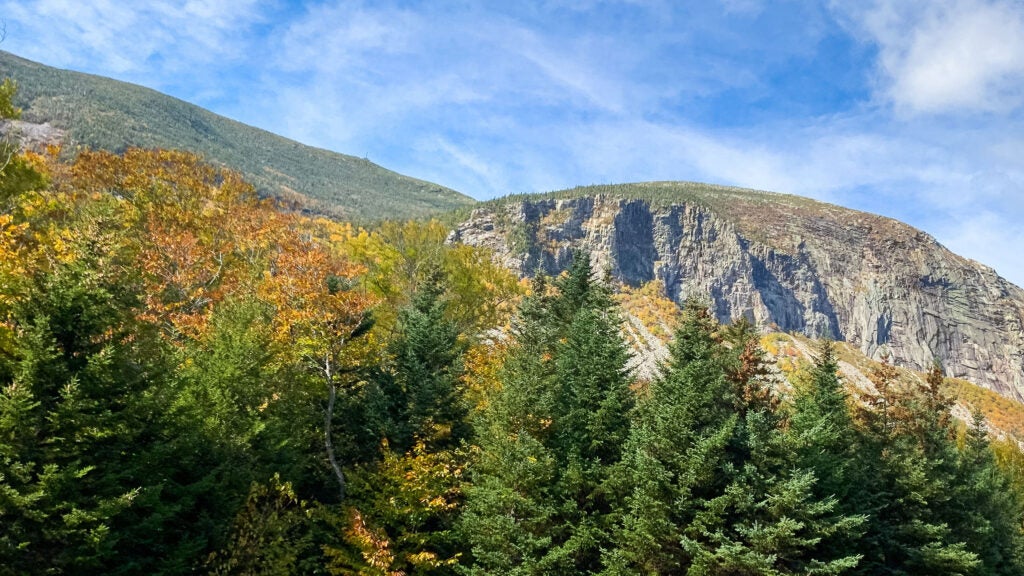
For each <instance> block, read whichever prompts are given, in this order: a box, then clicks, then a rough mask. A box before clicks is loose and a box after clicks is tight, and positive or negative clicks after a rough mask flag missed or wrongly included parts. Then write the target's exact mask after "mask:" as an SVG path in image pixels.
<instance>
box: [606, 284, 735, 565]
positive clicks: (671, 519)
mask: <svg viewBox="0 0 1024 576" xmlns="http://www.w3.org/2000/svg"><path fill="white" fill-rule="evenodd" d="M716 328H717V326H716V323H715V322H714V320H713V319H712V318H711V317H710V315H709V314H708V313H707V310H706V309H705V308H704V307H703V306H701V305H700V304H697V303H694V302H689V303H687V305H686V307H685V310H684V317H683V322H682V325H681V326H680V328H679V329H678V330H677V332H676V334H675V339H674V341H673V343H672V346H671V349H670V350H671V356H670V358H669V362H668V365H667V366H666V367H665V373H664V375H663V376H661V377H660V378H657V379H656V380H655V381H653V382H652V383H651V384H650V389H649V390H648V392H647V395H646V397H644V398H643V399H642V400H641V402H640V403H639V404H638V406H637V416H636V420H635V422H634V424H633V428H632V430H631V433H630V436H629V439H628V441H627V443H626V448H625V455H624V457H623V465H622V467H621V469H622V472H623V474H624V475H625V478H626V481H625V482H624V484H625V485H627V486H631V487H632V490H631V493H630V494H629V495H628V496H627V497H626V511H625V517H624V518H623V520H622V523H621V526H620V529H619V530H618V531H617V534H616V538H615V539H616V542H617V547H616V548H615V549H614V550H613V551H611V552H610V554H609V555H608V558H607V560H606V561H607V565H608V569H607V571H606V573H608V574H630V573H636V574H681V573H683V572H685V571H686V570H687V569H688V567H689V566H690V564H691V562H692V560H693V554H692V552H690V551H687V549H686V547H685V546H684V545H683V540H684V538H691V539H692V538H693V537H695V536H698V534H696V533H695V532H699V531H700V526H699V525H697V524H696V523H695V521H696V520H697V519H698V515H699V514H700V512H701V510H702V508H703V504H704V503H710V502H711V501H712V500H714V499H715V498H719V497H721V496H722V495H723V494H724V493H725V489H726V487H727V486H728V485H729V484H730V482H731V481H732V480H733V479H734V478H735V472H736V462H735V460H736V453H735V449H736V446H735V440H736V434H737V427H738V414H737V412H736V407H737V404H738V403H739V400H740V398H739V395H738V394H737V388H736V386H734V385H733V384H732V383H731V382H730V381H729V380H728V378H727V377H726V369H727V365H728V360H727V357H726V352H725V349H724V348H723V347H722V346H721V345H720V344H719V342H717V341H716V340H715V338H714V336H713V335H714V332H715V330H716ZM688 531H689V533H688Z"/></svg>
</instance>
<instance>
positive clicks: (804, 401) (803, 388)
mask: <svg viewBox="0 0 1024 576" xmlns="http://www.w3.org/2000/svg"><path fill="white" fill-rule="evenodd" d="M848 398H849V396H848V393H847V392H846V389H845V387H844V385H843V382H842V380H841V378H840V376H839V361H838V359H837V358H836V351H835V343H833V342H832V341H831V340H823V341H822V342H821V346H820V349H819V352H818V356H817V358H815V360H814V365H813V367H812V368H811V372H810V380H809V381H808V382H806V383H804V384H803V385H800V386H797V388H796V391H795V393H794V397H793V407H792V414H791V415H790V419H789V435H790V438H791V441H792V443H793V447H794V450H795V463H796V464H797V465H798V466H799V467H800V468H803V469H805V470H808V471H811V472H813V473H814V475H815V478H816V482H815V483H814V487H813V494H814V497H815V498H816V499H818V500H827V499H834V500H835V501H836V505H835V510H834V513H835V515H836V517H835V518H833V521H834V523H836V524H837V525H839V524H841V523H843V522H844V521H845V522H847V524H845V525H844V527H845V528H846V529H845V530H837V531H836V532H835V534H834V535H833V536H832V537H830V538H825V539H823V540H822V541H821V542H820V543H819V544H818V545H817V546H816V547H815V555H816V557H817V558H818V559H820V560H826V559H837V558H842V557H846V556H850V555H857V554H858V552H857V540H858V538H859V537H860V535H861V533H862V529H863V525H864V523H865V522H866V521H867V514H868V513H869V510H868V509H867V507H866V506H865V494H863V493H862V490H863V486H864V482H863V479H862V478H860V477H859V474H860V465H859V463H858V459H857V444H856V442H857V434H856V430H855V428H854V426H853V419H852V416H851V413H850V406H849V403H848V402H849V400H848Z"/></svg>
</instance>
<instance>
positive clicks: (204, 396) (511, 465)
mask: <svg viewBox="0 0 1024 576" xmlns="http://www.w3.org/2000/svg"><path fill="white" fill-rule="evenodd" d="M0 178H2V179H0V574H12V575H15V574H19V575H20V574H194V573H200V574H216V575H222V574H366V575H381V576H385V575H387V576H399V575H412V574H467V575H478V574H479V575H483V574H509V575H512V574H514V575H544V574H550V575H571V574H602V575H630V574H636V575H640V574H694V575H717V574H721V575H725V574H750V575H754V574H765V575H772V574H823V575H824V574H851V575H852V574H891V575H911V574H920V575H939V574H977V575H1014V574H1018V575H1019V574H1022V573H1024V455H1022V454H1021V452H1020V451H1019V450H1018V448H1017V447H1016V446H1015V445H1014V444H1012V443H1011V442H999V441H993V440H991V439H990V438H988V437H987V435H986V433H985V428H984V426H983V422H982V420H981V418H980V417H978V418H977V419H976V421H975V422H974V423H973V425H972V426H964V425H962V424H958V422H957V421H956V420H954V419H953V418H952V415H951V409H952V407H953V399H952V398H950V397H948V396H947V395H946V390H947V389H946V387H944V386H943V376H942V372H941V368H940V367H938V366H936V367H935V369H934V370H933V371H932V372H931V374H930V375H929V378H928V380H927V385H926V386H924V387H907V386H904V385H903V384H902V383H901V382H900V381H899V379H898V378H897V377H896V375H895V371H894V369H892V367H890V366H882V367H881V368H880V369H878V370H877V371H876V372H875V373H874V374H873V378H872V379H873V385H874V391H873V392H871V393H870V394H866V393H865V394H863V395H859V396H857V397H851V393H850V392H849V391H848V390H847V389H846V388H845V387H844V383H843V382H842V380H841V378H840V377H839V376H838V364H837V359H836V355H835V351H834V348H833V345H831V344H830V343H828V342H825V343H822V344H821V346H820V350H819V352H818V357H817V359H816V361H815V363H814V365H813V366H812V367H811V368H810V369H809V370H804V371H801V372H800V373H799V374H797V375H796V377H795V378H794V382H795V383H794V385H793V386H792V388H791V389H790V388H784V389H780V388H779V387H777V386H773V385H771V381H770V379H769V378H768V370H767V364H766V360H765V355H764V352H763V351H762V350H761V349H760V347H759V344H758V342H759V338H758V335H757V332H756V330H755V327H753V326H751V325H749V324H747V323H745V322H742V321H740V322H737V323H734V324H732V325H720V324H719V323H718V322H716V321H715V320H714V319H713V318H712V317H710V316H709V314H708V312H707V310H706V308H705V307H704V306H703V305H701V304H700V303H696V302H691V303H689V304H687V305H686V306H685V308H684V310H683V314H682V319H681V321H680V323H679V326H678V328H677V329H676V332H675V334H674V336H673V339H672V344H671V355H670V359H669V360H668V362H667V363H666V364H665V366H664V368H663V371H662V375H661V376H660V377H658V378H655V379H654V380H653V381H649V382H638V381H634V380H633V379H632V378H631V376H630V372H629V370H628V369H627V362H628V359H629V356H630V351H629V348H628V346H627V345H626V343H625V342H624V340H623V336H622V334H621V331H620V326H621V317H620V315H619V311H618V308H617V305H616V303H615V300H614V299H613V297H612V294H611V293H610V291H609V289H608V287H607V285H606V283H604V282H602V281H600V278H599V276H600V274H599V273H598V272H597V271H595V270H593V269H592V266H591V263H590V261H589V258H588V257H587V255H585V254H577V255H576V257H575V260H574V263H573V266H572V268H571V270H569V271H568V273H566V274H563V275H561V276H559V277H556V278H547V277H543V276H541V277H538V278H536V279H535V280H534V281H532V283H529V284H527V283H521V282H519V281H518V280H517V279H516V278H514V277H512V276H511V275H510V273H509V272H507V271H505V270H503V269H502V268H500V267H498V266H496V265H495V264H493V263H492V262H491V260H490V257H489V255H488V254H487V253H485V252H484V251H482V250H480V249H477V248H472V247H467V246H461V245H449V244H446V243H445V238H446V234H447V230H446V229H445V227H444V226H443V225H441V224H439V223H437V222H409V223H404V224H398V223H387V224H383V225H381V226H379V227H378V228H376V229H374V230H372V231H365V230H361V229H355V228H353V227H351V226H349V225H346V224H339V223H337V222H333V221H328V220H323V219H308V218H304V217H302V216H298V215H294V214H287V213H284V212H281V211H279V210H277V209H276V207H275V206H274V205H273V204H271V203H269V202H266V201H260V200H259V199H258V198H257V197H256V196H255V194H254V192H253V189H252V188H251V187H250V186H249V185H248V184H246V183H245V182H243V181H242V180H241V178H240V177H239V176H237V175H236V174H233V173H231V172H230V171H227V170H224V169H221V168H217V167H214V166H210V165H208V164H205V163H203V162H202V161H201V160H200V159H199V158H197V157H196V156H194V155H191V154H188V153H183V152H169V151H151V150H137V149H132V150H128V151H126V152H125V153H124V154H123V155H115V154H111V153H107V152H82V153H80V154H79V155H78V157H77V158H76V159H74V160H73V161H64V160H61V159H60V158H59V155H58V154H56V153H49V154H35V153H26V154H20V155H16V154H12V156H11V161H10V162H8V163H7V164H6V166H5V167H4V168H3V171H2V172H0Z"/></svg>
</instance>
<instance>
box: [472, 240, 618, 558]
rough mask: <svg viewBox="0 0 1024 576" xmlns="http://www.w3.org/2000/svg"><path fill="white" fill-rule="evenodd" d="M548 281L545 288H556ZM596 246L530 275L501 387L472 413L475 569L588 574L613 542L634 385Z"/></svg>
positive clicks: (473, 547) (473, 544)
mask: <svg viewBox="0 0 1024 576" xmlns="http://www.w3.org/2000/svg"><path fill="white" fill-rule="evenodd" d="M549 288H550V290H549ZM619 324H620V321H619V318H618V315H617V314H616V312H615V309H614V306H613V303H612V300H611V298H610V296H609V293H608V291H607V288H606V287H604V286H603V285H601V284H600V283H598V282H596V281H595V280H594V278H593V270H592V268H591V265H590V258H589V256H588V255H586V254H577V255H575V257H574V261H573V265H572V267H571V269H570V270H569V273H568V275H566V276H565V277H562V278H559V279H557V280H555V281H554V282H553V285H550V286H549V284H548V283H547V280H546V279H544V278H543V277H542V278H540V279H538V280H537V281H536V282H535V284H534V294H533V296H531V297H530V298H528V299H527V301H526V302H525V303H524V304H523V306H522V308H521V310H520V314H519V316H518V320H517V326H516V332H515V338H516V349H515V351H514V352H513V353H512V354H511V355H510V357H509V359H508V360H507V362H506V365H505V368H504V370H503V374H502V388H501V390H500V391H499V392H497V394H496V395H495V397H494V398H493V399H492V400H491V402H490V404H489V405H488V407H487V409H486V410H485V412H484V413H483V414H482V415H481V416H480V417H479V418H478V421H477V430H478V432H477V437H478V441H479V444H480V450H481V453H480V457H479V461H478V462H477V464H476V466H475V470H474V474H473V476H472V478H473V480H474V485H473V487H472V489H471V490H470V491H469V494H468V501H467V507H466V513H465V516H464V519H463V523H462V529H463V531H464V533H465V534H466V535H467V538H468V539H469V541H470V543H471V545H472V554H473V559H474V561H475V563H474V565H473V567H472V568H471V572H473V573H479V574H494V573H498V574H588V573H595V572H596V571H598V570H599V569H600V567H601V549H602V548H605V547H608V546H610V526H611V525H612V523H613V522H612V518H613V515H614V513H615V505H614V502H615V494H614V493H613V492H611V491H610V485H609V482H608V481H609V475H610V471H611V469H612V466H614V465H615V464H616V463H617V462H619V460H620V459H621V451H622V442H623V441H624V439H625V438H626V436H627V432H628V427H629V416H628V415H629V412H630V410H631V407H632V404H633V393H632V391H630V389H629V381H628V377H627V373H626V361H627V359H628V353H627V350H626V347H625V344H624V343H623V341H622V337H621V335H620V333H619Z"/></svg>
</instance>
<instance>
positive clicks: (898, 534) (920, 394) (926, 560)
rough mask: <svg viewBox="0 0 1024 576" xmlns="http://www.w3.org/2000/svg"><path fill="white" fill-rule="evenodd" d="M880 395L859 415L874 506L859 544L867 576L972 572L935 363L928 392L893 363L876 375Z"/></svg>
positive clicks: (947, 403)
mask: <svg viewBox="0 0 1024 576" xmlns="http://www.w3.org/2000/svg"><path fill="white" fill-rule="evenodd" d="M872 382H873V384H874V386H875V389H876V391H877V392H876V393H872V394H868V395H867V396H866V398H865V399H866V404H867V405H866V407H865V409H862V410H861V412H860V415H861V421H862V424H863V428H864V435H863V436H862V440H861V441H860V443H859V444H860V446H861V450H860V452H859V463H860V466H861V467H862V469H863V470H864V475H863V478H864V483H865V491H864V493H865V494H866V495H867V496H866V497H867V498H868V502H867V503H866V504H865V505H866V506H867V507H868V509H869V510H871V512H872V513H871V516H870V518H869V520H868V522H867V524H866V530H865V534H864V536H863V537H862V538H861V542H860V547H861V551H862V553H863V556H864V558H863V561H862V562H861V564H860V566H859V568H858V571H859V572H860V573H863V574H901V575H902V574H921V575H925V574H971V573H974V572H975V571H977V570H978V568H979V567H980V560H979V559H978V555H977V554H976V553H975V552H973V551H971V550H969V549H968V548H967V545H966V543H965V542H964V537H965V534H960V533H958V532H957V531H956V530H954V529H953V528H952V527H951V525H950V522H951V521H952V520H953V519H954V515H953V514H952V513H951V509H953V508H956V507H957V506H958V505H959V504H958V503H957V502H956V501H955V500H954V496H955V482H956V472H957V454H956V445H955V443H954V429H953V427H952V416H951V414H950V408H951V406H952V401H951V399H949V398H947V397H946V396H945V395H944V394H943V393H942V389H941V385H942V372H941V368H940V367H937V366H936V367H935V368H934V369H933V370H932V371H931V373H930V375H929V378H928V383H927V386H926V387H925V388H923V389H919V388H916V387H909V386H906V385H904V384H903V383H901V382H900V381H899V378H898V373H897V372H896V370H895V368H893V367H892V366H891V365H889V364H888V363H885V364H883V365H882V367H881V368H879V369H877V370H876V371H875V372H874V373H873V374H872Z"/></svg>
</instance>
